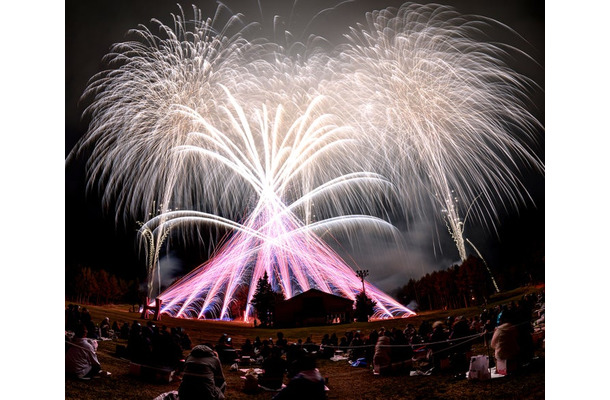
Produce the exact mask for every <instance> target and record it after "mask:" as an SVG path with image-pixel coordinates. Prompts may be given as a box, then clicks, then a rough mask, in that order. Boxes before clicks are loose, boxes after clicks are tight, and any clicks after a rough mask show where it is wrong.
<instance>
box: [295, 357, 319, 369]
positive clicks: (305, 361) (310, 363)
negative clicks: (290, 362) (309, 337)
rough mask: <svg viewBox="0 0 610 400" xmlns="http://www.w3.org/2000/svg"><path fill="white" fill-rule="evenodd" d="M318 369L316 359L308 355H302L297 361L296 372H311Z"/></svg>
mask: <svg viewBox="0 0 610 400" xmlns="http://www.w3.org/2000/svg"><path fill="white" fill-rule="evenodd" d="M314 369H316V359H315V358H314V357H313V356H311V355H310V354H307V353H300V354H299V358H298V359H297V360H296V361H295V372H301V371H311V370H314Z"/></svg>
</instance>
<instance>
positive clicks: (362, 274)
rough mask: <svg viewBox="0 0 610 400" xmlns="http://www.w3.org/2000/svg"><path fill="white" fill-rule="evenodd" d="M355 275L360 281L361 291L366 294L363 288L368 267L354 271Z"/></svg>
mask: <svg viewBox="0 0 610 400" xmlns="http://www.w3.org/2000/svg"><path fill="white" fill-rule="evenodd" d="M356 275H358V278H360V280H361V281H362V293H364V294H366V291H365V290H364V278H366V277H367V276H368V275H369V270H368V269H361V270H358V271H356Z"/></svg>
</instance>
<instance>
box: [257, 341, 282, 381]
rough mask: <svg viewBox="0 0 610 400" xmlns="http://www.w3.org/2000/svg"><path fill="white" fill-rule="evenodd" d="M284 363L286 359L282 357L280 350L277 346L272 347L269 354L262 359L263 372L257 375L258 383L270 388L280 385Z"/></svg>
mask: <svg viewBox="0 0 610 400" xmlns="http://www.w3.org/2000/svg"><path fill="white" fill-rule="evenodd" d="M286 364H287V363H286V360H284V359H283V358H282V350H281V349H280V348H279V347H277V346H275V347H273V349H272V350H271V355H270V356H269V357H267V358H266V359H265V360H263V370H264V371H265V372H264V373H263V374H262V375H259V377H258V383H259V385H261V386H264V387H267V388H271V389H279V388H280V387H282V383H283V382H284V374H285V373H286V367H287V365H286Z"/></svg>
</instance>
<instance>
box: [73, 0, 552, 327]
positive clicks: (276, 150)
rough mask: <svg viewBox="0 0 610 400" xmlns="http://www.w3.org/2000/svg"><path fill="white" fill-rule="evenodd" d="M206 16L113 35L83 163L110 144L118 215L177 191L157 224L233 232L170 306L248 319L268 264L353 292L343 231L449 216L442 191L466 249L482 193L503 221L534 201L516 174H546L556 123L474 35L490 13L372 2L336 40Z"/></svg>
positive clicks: (484, 218)
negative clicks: (539, 149)
mask: <svg viewBox="0 0 610 400" xmlns="http://www.w3.org/2000/svg"><path fill="white" fill-rule="evenodd" d="M193 13H194V17H193V18H192V19H186V18H185V16H184V13H183V12H182V10H181V13H179V14H178V15H175V16H174V17H173V18H174V26H173V27H169V26H166V25H164V24H163V23H161V22H160V21H157V20H153V23H154V24H156V25H157V26H156V30H157V31H158V32H160V33H159V34H153V33H152V32H153V30H149V29H148V28H146V27H144V26H141V27H139V28H138V29H135V30H133V31H132V34H133V35H135V36H136V38H137V39H138V40H134V41H131V42H125V43H119V44H116V45H115V46H113V48H112V51H111V53H110V54H109V55H108V56H107V59H108V61H110V62H111V63H112V65H113V66H114V68H112V69H110V70H108V71H104V72H102V73H100V74H98V75H97V76H95V77H94V78H92V80H91V83H90V85H89V87H88V89H87V91H86V92H85V94H84V96H85V97H92V98H93V100H92V102H91V105H90V106H89V107H88V109H87V110H86V112H87V113H88V114H89V115H90V116H91V123H90V126H89V130H88V132H87V134H86V135H85V136H84V137H83V139H82V140H81V141H80V142H79V143H78V145H77V147H76V148H75V150H74V151H73V152H72V153H71V154H70V156H69V158H68V160H67V162H69V161H70V159H71V158H72V157H75V156H76V155H78V154H79V152H81V151H83V149H85V148H87V147H92V148H93V151H92V154H91V156H90V158H89V163H88V171H87V172H88V177H89V178H88V182H89V187H90V188H96V187H97V188H100V190H101V191H102V194H103V202H104V205H105V206H106V207H107V208H114V209H115V210H116V220H117V223H118V222H121V221H122V222H123V223H125V224H129V221H131V220H132V219H133V218H138V216H140V215H142V214H143V213H144V212H145V210H146V209H148V208H149V207H150V205H151V204H155V203H157V204H163V205H164V207H165V208H164V209H163V210H161V213H160V214H159V215H158V216H156V217H154V218H152V219H150V220H149V221H147V222H145V224H144V225H143V226H142V229H141V234H143V235H144V234H147V235H150V236H151V237H156V238H160V237H163V235H164V233H165V232H170V231H171V232H172V233H174V232H176V233H179V234H181V235H183V236H184V237H187V238H191V239H193V238H195V239H196V238H197V237H199V232H200V229H204V228H203V227H206V226H212V227H219V228H222V229H229V230H231V231H232V232H233V233H232V235H231V236H230V237H229V238H228V239H226V240H225V241H224V244H222V247H221V248H220V249H219V250H217V251H216V252H215V254H214V256H213V257H212V258H211V259H210V260H208V261H207V262H206V263H205V264H203V265H201V266H200V267H198V268H196V269H195V270H193V271H192V272H191V273H189V274H188V275H186V276H185V277H183V278H182V279H181V280H180V281H179V282H177V283H176V284H174V285H172V286H171V287H170V288H168V289H167V290H166V291H164V292H163V293H162V294H161V295H160V296H159V297H161V298H162V299H163V300H164V308H163V311H164V312H166V313H169V314H171V315H175V316H181V317H182V316H184V317H191V318H221V319H232V318H236V317H242V318H244V319H245V320H247V319H248V318H249V317H250V316H251V313H252V310H251V309H250V306H249V305H247V306H245V308H244V309H242V310H237V311H235V310H232V308H234V307H233V306H234V305H235V304H236V302H237V301H238V298H239V297H240V296H241V295H242V293H243V292H244V290H245V289H248V292H247V294H246V302H244V304H249V300H250V299H251V297H252V294H253V293H252V291H253V288H254V287H255V286H256V281H257V280H258V279H259V278H260V277H262V276H263V274H264V273H265V272H267V274H268V276H269V277H270V279H271V283H272V286H273V288H274V289H275V290H278V291H282V292H283V293H284V295H285V296H286V297H291V296H293V295H295V294H297V293H300V292H302V291H305V290H307V289H309V288H318V289H320V290H324V291H326V292H332V293H335V294H339V295H342V296H346V297H349V298H352V299H353V298H355V295H356V294H357V293H358V292H359V291H360V285H361V282H360V280H359V279H358V278H357V276H356V274H355V273H354V271H353V270H352V269H351V268H350V267H349V266H347V264H346V263H345V262H344V261H343V260H341V258H340V257H339V256H338V255H337V254H336V253H335V252H334V251H333V250H332V248H331V247H330V246H329V244H328V243H327V242H325V241H324V240H323V239H322V238H324V237H325V234H326V233H328V232H335V231H343V232H345V233H347V234H348V235H349V234H350V233H355V232H365V233H366V234H368V235H389V237H393V235H395V234H396V228H394V226H393V225H392V219H394V220H396V219H397V218H406V219H408V218H411V217H425V216H426V214H427V213H429V210H430V209H431V208H432V209H434V210H435V211H436V215H435V216H436V217H437V218H442V213H440V214H441V216H440V217H439V212H438V210H439V204H440V209H446V210H449V208H448V207H451V215H447V217H446V218H447V220H448V221H449V223H450V224H455V226H453V225H451V227H450V233H451V235H452V236H453V238H454V240H455V241H456V244H457V246H458V249H459V252H460V257H462V258H465V249H464V239H463V228H464V227H463V221H461V220H460V218H459V216H460V215H463V214H464V213H465V212H466V210H462V209H459V207H460V206H461V205H464V204H474V203H475V200H476V204H475V205H474V206H473V209H472V210H471V212H472V214H473V215H474V216H475V217H476V219H477V220H478V221H479V222H481V223H482V224H490V225H492V226H493V225H494V223H495V221H496V220H497V218H498V212H497V210H496V206H497V205H498V204H501V205H502V206H504V207H509V206H510V207H518V205H520V204H522V203H524V202H526V201H527V200H528V195H527V191H525V189H524V187H523V185H522V183H521V182H520V181H519V178H518V173H517V172H516V171H517V170H518V169H519V168H520V167H523V166H525V167H528V168H533V169H536V170H540V171H542V170H543V166H542V162H541V161H540V160H539V159H538V158H537V157H536V155H535V153H534V151H533V150H532V149H531V148H530V147H529V146H530V144H531V143H533V142H535V139H536V137H537V135H539V134H540V133H541V130H542V128H541V126H540V124H539V123H538V122H537V121H536V120H535V118H534V117H533V116H532V114H531V113H530V112H529V109H528V102H527V94H528V93H529V90H530V88H531V87H532V86H533V83H532V82H530V81H529V80H528V79H527V78H526V77H524V76H522V75H520V74H519V73H517V72H515V71H513V70H512V69H510V68H509V67H508V66H507V65H506V64H505V63H504V62H503V59H504V58H505V57H508V55H509V52H508V50H507V49H503V48H501V47H500V46H499V45H495V44H490V43H486V42H481V41H478V40H476V39H475V38H474V37H475V36H476V34H477V33H478V32H479V31H480V30H481V29H483V28H484V25H485V24H486V23H491V22H490V21H482V20H480V19H474V18H467V17H464V16H461V15H459V14H457V13H456V12H455V11H453V10H452V9H450V8H447V7H444V6H438V5H428V6H420V5H415V4H408V3H407V4H405V5H404V6H402V7H400V8H399V9H398V10H395V9H386V10H382V11H375V12H372V13H368V14H367V24H366V25H364V26H357V27H353V28H351V29H350V30H349V32H348V33H347V34H346V35H345V38H346V39H347V42H346V43H344V44H342V45H340V46H337V47H336V48H335V49H331V50H330V51H328V50H326V49H322V48H321V47H320V48H318V47H315V43H319V42H320V41H316V40H309V41H308V42H307V43H285V44H284V45H280V44H278V43H273V42H271V41H268V40H266V39H264V38H260V37H256V36H255V37H251V36H252V34H253V33H255V32H256V30H255V28H256V24H253V23H252V24H247V23H245V22H244V21H243V16H241V15H240V14H232V13H230V12H229V11H228V10H227V9H226V8H225V7H224V6H223V5H222V4H221V5H219V7H218V10H217V12H216V14H215V15H214V18H207V19H204V18H203V17H202V15H201V12H200V11H199V10H198V9H197V8H195V7H193ZM284 36H285V37H286V38H287V40H288V39H289V38H291V37H295V36H294V35H291V34H290V33H289V32H285V35H284ZM295 49H297V50H295ZM298 49H300V52H299V50H298ZM439 199H443V200H442V201H439ZM447 199H449V200H447ZM170 208H171V209H170ZM172 210H173V211H172ZM244 210H248V211H246V212H244ZM468 213H470V211H469V212H468ZM151 251H152V250H151ZM463 253H464V254H463ZM158 268H159V266H158V263H157V269H158ZM154 276H155V274H154V273H153V274H151V277H150V279H151V280H152V279H153V277H154ZM157 276H160V274H159V271H157ZM149 287H152V285H149ZM366 293H367V294H368V295H369V296H370V297H372V298H373V300H375V301H376V302H377V306H376V315H375V316H376V317H379V318H382V317H389V316H397V315H405V316H408V315H411V314H412V311H411V310H409V309H408V308H406V307H404V306H402V305H400V304H398V303H397V302H396V301H394V300H393V299H391V298H390V297H389V296H387V295H385V294H384V293H382V292H381V291H379V290H378V289H376V288H375V287H373V286H372V285H370V284H368V283H367V288H366ZM149 295H150V297H153V296H152V295H154V294H153V293H151V292H150V291H149Z"/></svg>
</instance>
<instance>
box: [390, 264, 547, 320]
mask: <svg viewBox="0 0 610 400" xmlns="http://www.w3.org/2000/svg"><path fill="white" fill-rule="evenodd" d="M492 275H493V277H494V279H495V281H496V283H497V285H498V287H499V289H500V290H510V289H514V288H516V287H519V286H523V285H527V284H533V283H537V282H544V261H543V259H541V260H538V261H536V262H533V263H528V264H527V265H526V264H516V265H514V266H512V267H511V268H509V269H507V270H506V271H504V273H502V272H500V271H492V270H490V269H489V268H488V266H487V265H486V264H485V262H484V261H483V260H481V259H480V258H478V257H475V256H472V255H471V256H469V257H468V258H467V259H466V260H465V261H464V262H462V264H460V265H453V266H452V267H450V268H448V269H446V270H440V271H434V272H432V273H427V274H426V275H424V276H423V277H421V278H419V279H410V280H409V281H408V282H407V284H406V285H404V286H402V287H400V288H399V289H398V290H397V291H396V294H395V298H396V299H397V300H398V301H399V302H401V303H402V304H404V305H406V306H409V305H410V306H411V307H412V308H417V309H418V310H420V311H426V310H439V309H455V308H462V307H472V306H479V305H482V304H484V303H486V301H487V300H488V299H489V298H490V296H491V295H493V294H494V293H495V292H496V288H495V285H494V283H493V280H492Z"/></svg>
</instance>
